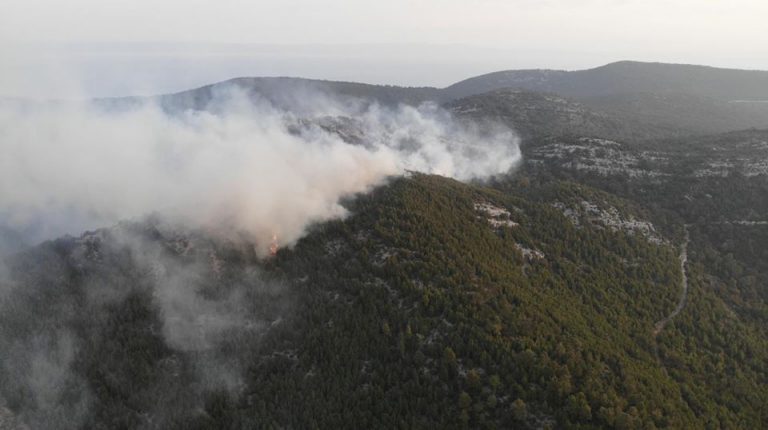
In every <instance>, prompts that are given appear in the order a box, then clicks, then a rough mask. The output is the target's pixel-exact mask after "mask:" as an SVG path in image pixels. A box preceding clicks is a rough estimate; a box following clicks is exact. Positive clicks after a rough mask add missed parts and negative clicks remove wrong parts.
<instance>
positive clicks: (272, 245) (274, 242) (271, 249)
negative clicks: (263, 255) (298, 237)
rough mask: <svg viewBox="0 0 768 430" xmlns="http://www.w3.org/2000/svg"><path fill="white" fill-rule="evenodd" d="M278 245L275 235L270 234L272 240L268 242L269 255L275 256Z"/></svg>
mask: <svg viewBox="0 0 768 430" xmlns="http://www.w3.org/2000/svg"><path fill="white" fill-rule="evenodd" d="M279 248H280V247H279V245H278V244H277V235H276V234H273V235H272V242H270V243H269V255H271V256H273V257H274V256H275V255H277V250H278V249H279Z"/></svg>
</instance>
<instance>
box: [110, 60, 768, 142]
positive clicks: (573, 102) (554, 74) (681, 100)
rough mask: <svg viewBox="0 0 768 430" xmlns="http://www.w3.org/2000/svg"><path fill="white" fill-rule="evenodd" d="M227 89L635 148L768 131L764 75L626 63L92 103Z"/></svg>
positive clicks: (249, 83)
mask: <svg viewBox="0 0 768 430" xmlns="http://www.w3.org/2000/svg"><path fill="white" fill-rule="evenodd" d="M232 89H238V90H240V91H241V92H242V93H244V94H246V95H247V96H248V97H250V98H252V99H264V100H267V101H269V102H270V103H272V104H273V105H275V106H277V107H279V108H282V109H285V110H288V111H291V112H294V113H296V114H297V115H307V116H312V115H315V114H316V112H312V111H311V108H310V106H312V105H313V104H312V103H309V101H311V100H312V99H318V98H322V97H328V98H329V99H334V100H336V101H337V102H340V103H342V104H344V105H347V106H353V105H355V104H360V103H363V104H365V103H374V102H375V103H379V104H382V105H387V106H393V105H398V104H408V105H417V104H420V103H423V102H428V101H432V102H437V103H442V104H445V105H447V106H448V107H449V108H450V109H451V110H454V111H457V112H461V111H463V110H466V109H465V108H466V107H467V106H470V105H472V106H475V108H477V110H476V111H475V112H474V113H473V114H472V116H474V117H479V116H482V115H483V114H486V113H487V114H489V115H491V116H495V117H504V118H505V120H506V121H507V122H509V123H511V125H512V126H513V127H514V128H516V129H518V130H519V131H520V132H521V133H522V134H523V135H527V136H533V135H541V134H542V133H543V132H547V133H572V132H576V133H577V134H582V135H584V134H591V135H595V136H599V137H607V138H618V139H629V140H637V139H644V138H656V137H679V136H685V135H701V134H710V133H722V132H728V131H734V130H741V129H747V128H768V103H765V102H764V101H766V100H768V72H762V71H746V70H731V69H717V68H713V67H704V66H690V65H678V64H662V63H640V62H630V61H625V62H619V63H612V64H608V65H605V66H602V67H598V68H595V69H589V70H579V71H573V72H567V71H557V70H510V71H501V72H495V73H490V74H487V75H481V76H477V77H473V78H469V79H467V80H464V81H461V82H458V83H456V84H453V85H451V86H449V87H446V88H442V89H439V88H431V87H413V88H411V87H398V86H389V85H369V84H362V83H353V82H334V81H323V80H313V79H301V78H289V77H276V78H236V79H231V80H228V81H224V82H220V83H216V84H212V85H207V86H204V87H200V88H196V89H192V90H188V91H182V92H179V93H174V94H167V95H160V96H156V97H152V98H149V99H147V98H132V97H128V98H115V99H101V100H98V103H99V104H101V105H103V106H106V107H109V108H125V107H126V106H128V107H130V106H133V105H134V104H135V103H138V102H139V101H142V100H155V101H157V102H158V103H159V104H160V105H161V106H162V107H163V108H164V109H165V110H167V111H169V112H177V111H183V110H187V109H195V110H201V109H207V110H216V109H217V108H218V107H217V102H219V101H220V100H221V99H222V97H220V96H221V95H225V94H226V93H227V92H228V91H230V90H232ZM498 90H514V91H506V92H503V91H502V92H498ZM512 95H514V96H512ZM534 99H536V100H537V101H535V102H534ZM555 99H557V101H555ZM534 105H535V106H534ZM566 105H567V106H566ZM462 106H463V107H462Z"/></svg>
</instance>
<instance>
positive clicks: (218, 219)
mask: <svg viewBox="0 0 768 430" xmlns="http://www.w3.org/2000/svg"><path fill="white" fill-rule="evenodd" d="M298 104H299V105H300V106H301V109H298V110H297V111H299V114H297V113H294V112H288V111H286V110H284V109H280V108H277V107H275V106H274V105H273V104H271V103H269V102H267V101H265V100H263V99H255V98H254V97H252V96H247V95H246V94H245V93H244V92H243V91H237V90H227V91H222V92H221V94H218V95H217V96H216V97H215V100H214V102H212V103H211V105H212V106H215V108H213V109H210V110H203V111H193V110H187V111H184V112H174V113H167V112H166V111H164V110H163V109H161V108H160V107H158V106H157V105H155V104H153V103H150V102H147V103H142V104H141V105H140V106H134V107H132V108H129V109H120V110H115V109H113V110H108V109H105V108H103V107H99V106H97V105H95V104H92V103H78V104H74V103H48V104H34V105H29V104H28V105H18V104H16V105H13V104H4V105H2V106H0V154H2V157H0V227H3V226H5V227H7V228H10V229H11V230H12V231H15V232H21V235H22V236H23V237H24V238H25V240H26V241H30V240H31V241H39V240H42V239H48V238H52V237H56V236H59V235H61V234H64V233H70V234H78V233H80V232H81V231H83V230H86V229H93V228H97V227H103V226H108V225H111V224H113V223H115V222H117V221H119V220H121V219H126V218H136V217H140V216H143V215H145V214H147V213H151V212H157V213H160V214H163V215H167V216H170V217H174V218H175V219H178V220H182V221H184V222H187V223H190V224H193V225H195V226H200V227H204V228H207V229H209V230H211V231H215V232H220V233H223V234H229V233H238V234H242V233H246V234H248V235H251V236H252V238H253V239H254V241H255V243H256V244H257V247H258V250H259V253H260V254H261V255H265V254H266V253H267V252H268V247H269V242H270V241H271V238H272V237H273V235H277V236H278V237H279V239H280V242H281V245H290V244H292V243H293V242H295V241H296V240H297V239H298V238H300V237H301V235H302V234H303V232H304V230H305V228H306V227H307V226H308V225H309V224H311V223H313V222H321V221H325V220H329V219H333V218H338V217H343V216H344V215H345V209H344V208H343V207H342V206H341V205H340V204H339V200H340V199H341V198H343V197H346V196H351V195H354V194H356V193H361V192H366V191H368V190H369V189H370V188H372V187H374V186H376V185H379V184H381V183H383V182H384V181H385V180H386V178H387V177H390V176H392V175H398V174H402V173H403V172H405V171H406V170H416V171H421V172H428V173H437V174H441V175H445V176H451V177H455V178H458V179H471V178H485V177H489V176H492V175H495V174H500V173H505V172H507V171H509V170H510V169H511V168H512V167H513V166H514V165H515V163H516V162H517V161H518V160H519V158H520V152H519V150H518V145H517V138H516V136H515V135H514V133H512V132H511V131H509V130H507V129H504V128H502V127H499V126H492V127H491V126H485V127H479V126H473V125H468V124H459V123H458V122H457V121H455V120H454V119H452V118H451V117H450V115H449V114H448V113H446V112H445V111H443V110H442V109H440V108H438V107H436V106H434V105H429V104H427V105H422V106H420V107H410V106H401V107H398V108H387V107H382V106H379V105H376V104H364V103H362V102H360V103H353V102H350V100H339V99H334V98H333V97H329V96H327V95H321V94H317V93H312V92H309V91H308V92H306V93H305V94H302V96H301V97H300V98H299V99H298ZM341 116H343V117H341ZM329 121H330V125H328V124H327V123H328V122H329ZM350 133H352V134H356V135H355V139H357V140H356V141H352V140H350V139H349V136H348V135H349V134H350ZM0 240H2V238H0Z"/></svg>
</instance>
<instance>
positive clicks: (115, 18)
mask: <svg viewBox="0 0 768 430" xmlns="http://www.w3.org/2000/svg"><path fill="white" fill-rule="evenodd" d="M766 17H768V2H765V1H763V0H730V1H714V0H668V1H661V0H411V1H406V0H387V1H381V0H379V1H363V0H324V1H310V0H281V1H272V0H270V1H264V0H261V1H260V0H250V1H247V0H217V1H211V0H208V1H203V0H67V1H62V0H2V1H1V2H0V45H1V46H2V47H1V48H0V56H2V57H0V94H6V95H8V94H12V95H13V94H15V95H27V94H32V93H45V94H49V93H57V94H65V93H71V94H76V93H81V94H82V93H85V94H87V95H94V94H96V95H114V94H126V93H151V92H157V91H170V90H180V89H183V88H186V87H188V86H193V85H200V84H204V83H207V82H209V81H211V80H221V79H226V78H228V77H232V76H241V75H293V76H307V77H316V78H328V79H346V80H357V81H366V82H374V83H393V84H404V85H436V86H443V85H447V84H449V83H451V82H453V81H456V80H460V79H462V78H464V77H468V76H470V75H473V74H480V73H485V72H490V71H494V70H499V69H506V68H561V69H578V68H587V67H594V66H598V65H601V64H604V63H607V62H611V61H616V60H622V59H635V60H646V61H666V62H683V63H698V64H708V65H715V66H728V67H738V68H752V69H768V32H766V31H765V19H766Z"/></svg>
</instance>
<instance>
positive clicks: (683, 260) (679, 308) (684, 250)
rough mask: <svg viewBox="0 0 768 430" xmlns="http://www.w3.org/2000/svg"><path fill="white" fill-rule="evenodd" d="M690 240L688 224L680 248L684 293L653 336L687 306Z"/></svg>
mask: <svg viewBox="0 0 768 430" xmlns="http://www.w3.org/2000/svg"><path fill="white" fill-rule="evenodd" d="M688 242H690V235H689V233H688V226H687V225H686V226H685V241H684V242H683V246H682V247H681V248H680V273H681V277H682V280H683V294H682V295H680V301H678V302H677V306H675V309H674V310H673V311H672V312H671V313H670V314H669V315H667V316H666V317H664V318H663V319H662V320H660V321H658V322H657V323H656V324H655V325H654V328H653V336H654V337H656V336H658V334H659V333H660V332H661V331H662V330H664V327H666V326H667V324H669V322H670V321H672V320H673V319H674V318H675V317H676V316H677V315H678V314H679V313H680V311H682V310H683V308H684V307H685V301H686V299H687V298H688V274H687V273H686V271H685V265H686V264H687V263H688Z"/></svg>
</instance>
